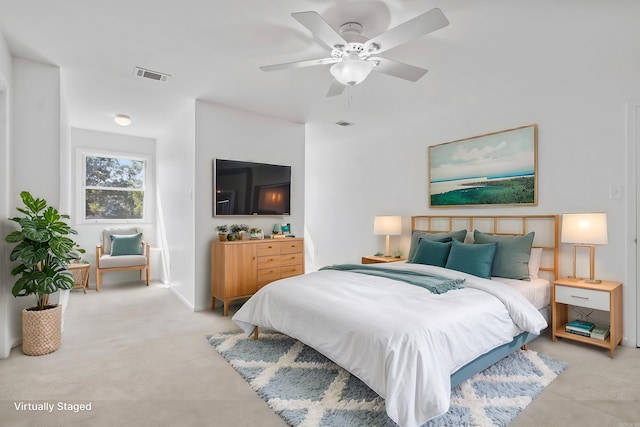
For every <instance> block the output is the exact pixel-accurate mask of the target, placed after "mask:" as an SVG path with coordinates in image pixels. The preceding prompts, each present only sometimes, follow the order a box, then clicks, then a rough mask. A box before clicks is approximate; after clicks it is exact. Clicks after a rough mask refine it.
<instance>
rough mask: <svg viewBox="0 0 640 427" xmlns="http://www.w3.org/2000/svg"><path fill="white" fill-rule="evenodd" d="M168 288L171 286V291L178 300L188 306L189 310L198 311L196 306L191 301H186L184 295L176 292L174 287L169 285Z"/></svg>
mask: <svg viewBox="0 0 640 427" xmlns="http://www.w3.org/2000/svg"><path fill="white" fill-rule="evenodd" d="M168 286H169V289H170V290H171V292H173V294H174V295H175V296H176V297H178V299H179V300H180V301H181V302H182V303H183V304H184V305H186V306H187V308H188V309H189V310H191V311H197V310H196V308H195V306H194V305H193V304H191V303H190V302H189V301H187V299H186V298H185V297H184V296H183V295H181V294H180V293H179V292H178V291H176V290H175V288H174V287H173V286H171V285H169V284H168Z"/></svg>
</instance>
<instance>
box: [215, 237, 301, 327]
mask: <svg viewBox="0 0 640 427" xmlns="http://www.w3.org/2000/svg"><path fill="white" fill-rule="evenodd" d="M303 273H304V239H298V238H283V239H267V240H237V241H234V242H220V241H213V242H211V309H212V310H213V309H214V308H215V303H216V299H218V300H220V301H222V303H223V304H224V315H225V316H227V314H228V307H229V301H233V300H235V299H241V298H248V297H250V296H251V295H253V294H255V293H256V292H257V291H258V289H260V288H261V287H263V286H264V285H266V284H267V283H270V282H273V281H274V280H278V279H282V278H285V277H291V276H298V275H300V274H303Z"/></svg>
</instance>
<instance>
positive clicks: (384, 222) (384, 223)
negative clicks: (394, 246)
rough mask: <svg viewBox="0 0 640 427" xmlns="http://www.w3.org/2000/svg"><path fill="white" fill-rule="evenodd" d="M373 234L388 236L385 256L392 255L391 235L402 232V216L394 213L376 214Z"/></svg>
mask: <svg viewBox="0 0 640 427" xmlns="http://www.w3.org/2000/svg"><path fill="white" fill-rule="evenodd" d="M373 234H375V235H376V236H387V241H386V247H385V252H384V256H386V257H390V256H391V252H390V251H389V236H398V235H400V234H402V217H399V216H392V215H384V216H376V217H375V221H374V223H373Z"/></svg>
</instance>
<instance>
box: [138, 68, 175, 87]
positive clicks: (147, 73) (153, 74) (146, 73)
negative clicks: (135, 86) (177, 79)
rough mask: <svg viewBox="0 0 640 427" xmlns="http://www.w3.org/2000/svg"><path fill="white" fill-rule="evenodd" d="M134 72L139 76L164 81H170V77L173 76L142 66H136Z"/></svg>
mask: <svg viewBox="0 0 640 427" xmlns="http://www.w3.org/2000/svg"><path fill="white" fill-rule="evenodd" d="M134 73H135V75H136V76H138V77H142V78H145V79H151V80H155V81H158V82H162V83H166V82H168V81H169V77H171V76H170V75H169V74H164V73H159V72H157V71H151V70H147V69H144V68H140V67H136V69H135V71H134Z"/></svg>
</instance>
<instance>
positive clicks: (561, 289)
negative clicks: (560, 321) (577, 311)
mask: <svg viewBox="0 0 640 427" xmlns="http://www.w3.org/2000/svg"><path fill="white" fill-rule="evenodd" d="M609 296H610V294H609V292H605V291H595V290H592V289H581V288H573V287H571V286H561V285H556V301H557V302H561V303H563V304H570V305H576V306H579V307H587V308H593V309H596V310H604V311H609V310H610V308H611V305H610V302H609Z"/></svg>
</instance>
